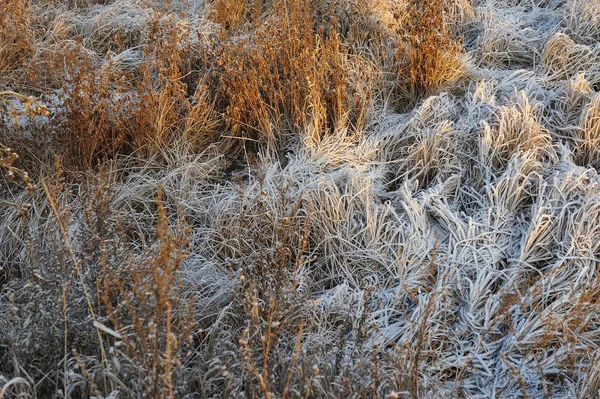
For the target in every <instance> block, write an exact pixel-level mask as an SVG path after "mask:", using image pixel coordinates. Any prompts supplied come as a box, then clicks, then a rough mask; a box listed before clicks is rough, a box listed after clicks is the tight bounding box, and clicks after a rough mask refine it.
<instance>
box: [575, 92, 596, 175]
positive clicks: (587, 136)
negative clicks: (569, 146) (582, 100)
mask: <svg viewBox="0 0 600 399" xmlns="http://www.w3.org/2000/svg"><path fill="white" fill-rule="evenodd" d="M574 152H575V154H574V155H575V161H576V163H577V164H578V165H582V166H593V167H595V168H600V97H598V96H596V97H594V98H593V99H592V101H591V102H590V103H589V105H588V106H587V107H586V108H585V109H584V110H583V112H582V114H581V121H580V126H579V129H577V136H576V138H575V148H574Z"/></svg>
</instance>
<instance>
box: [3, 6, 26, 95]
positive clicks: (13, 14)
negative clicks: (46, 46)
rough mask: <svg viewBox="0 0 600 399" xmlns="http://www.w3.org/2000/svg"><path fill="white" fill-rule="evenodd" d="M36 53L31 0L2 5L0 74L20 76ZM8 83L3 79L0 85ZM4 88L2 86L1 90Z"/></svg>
mask: <svg viewBox="0 0 600 399" xmlns="http://www.w3.org/2000/svg"><path fill="white" fill-rule="evenodd" d="M33 52H34V43H33V32H32V27H31V2H30V0H15V1H3V2H2V4H0V74H2V76H4V77H12V76H14V75H15V74H17V75H18V74H20V73H22V71H23V67H25V65H26V62H27V60H28V59H29V58H30V57H31V56H32V54H33ZM6 83H8V82H7V81H6V80H5V79H2V82H0V85H5V84H6ZM3 88H4V87H1V86H0V90H1V89H3Z"/></svg>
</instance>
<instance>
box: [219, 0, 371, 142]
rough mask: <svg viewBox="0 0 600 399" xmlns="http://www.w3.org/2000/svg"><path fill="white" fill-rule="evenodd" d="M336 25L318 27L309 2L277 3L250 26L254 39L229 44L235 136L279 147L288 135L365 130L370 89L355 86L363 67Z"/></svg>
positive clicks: (225, 51) (223, 86) (227, 76)
mask: <svg viewBox="0 0 600 399" xmlns="http://www.w3.org/2000/svg"><path fill="white" fill-rule="evenodd" d="M256 4H260V2H256ZM248 7H250V8H251V7H252V5H249V6H248ZM335 24H336V22H335V21H332V23H331V25H329V26H319V25H317V26H316V28H315V21H314V20H313V18H312V8H311V6H310V3H309V2H308V1H305V0H292V1H275V2H274V3H273V4H272V6H271V7H269V9H268V11H266V14H265V15H264V16H263V17H262V18H260V19H259V20H258V21H254V20H253V23H252V24H251V25H250V28H247V30H245V31H246V32H248V33H251V35H250V36H248V38H239V37H236V38H235V39H234V38H229V39H227V40H226V41H225V43H224V45H223V48H222V50H221V55H220V57H219V66H220V69H221V70H220V74H221V77H220V87H219V92H218V94H219V96H220V98H221V99H222V102H223V104H224V106H225V118H226V121H227V123H228V125H229V126H230V127H231V129H232V133H233V135H234V136H236V137H241V138H243V139H247V140H259V139H260V140H261V141H266V142H267V143H268V144H269V145H270V146H273V145H275V144H276V143H277V142H279V141H282V142H286V141H289V139H285V138H283V139H282V138H280V137H279V136H282V137H285V135H286V134H288V135H289V133H290V132H295V134H297V133H298V132H303V131H307V132H308V134H315V135H317V136H319V135H322V134H324V133H325V132H328V131H334V130H343V129H345V128H348V127H352V128H353V129H355V130H360V128H361V127H362V125H363V124H364V122H365V119H366V115H365V113H366V109H367V108H368V105H369V94H370V93H369V92H368V89H367V90H366V91H364V92H360V93H357V92H354V91H353V87H351V86H350V75H351V73H353V72H351V70H352V69H353V68H357V67H360V64H357V63H353V62H352V59H351V58H350V57H349V54H348V52H347V50H346V49H345V46H344V45H343V43H342V40H341V38H340V36H339V35H338V33H337V30H336V26H335ZM359 95H360V96H359Z"/></svg>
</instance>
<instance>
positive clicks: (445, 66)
mask: <svg viewBox="0 0 600 399" xmlns="http://www.w3.org/2000/svg"><path fill="white" fill-rule="evenodd" d="M405 12H406V14H407V15H406V16H405V17H404V18H403V19H402V24H401V25H400V27H399V29H398V50H397V53H396V55H397V58H398V60H399V64H398V78H399V80H398V86H399V90H400V92H401V93H402V95H403V97H404V98H405V99H408V100H409V102H410V101H414V99H420V98H423V97H425V96H429V95H432V94H436V93H438V92H439V91H440V90H443V89H444V88H446V87H448V86H450V85H451V84H452V82H455V81H456V80H457V79H458V78H459V77H461V76H462V75H463V74H464V70H463V68H464V64H463V60H462V57H461V53H462V48H461V45H460V42H459V41H457V40H455V39H453V38H452V36H451V32H450V28H449V25H448V23H447V19H448V4H447V3H446V2H444V1H429V0H426V1H420V0H409V1H408V2H407V3H406V8H405Z"/></svg>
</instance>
